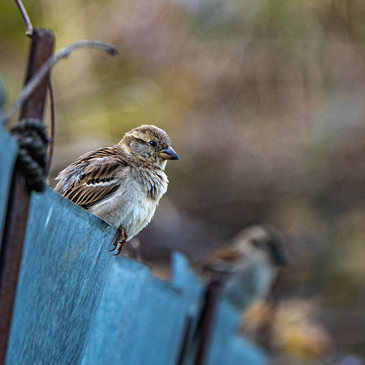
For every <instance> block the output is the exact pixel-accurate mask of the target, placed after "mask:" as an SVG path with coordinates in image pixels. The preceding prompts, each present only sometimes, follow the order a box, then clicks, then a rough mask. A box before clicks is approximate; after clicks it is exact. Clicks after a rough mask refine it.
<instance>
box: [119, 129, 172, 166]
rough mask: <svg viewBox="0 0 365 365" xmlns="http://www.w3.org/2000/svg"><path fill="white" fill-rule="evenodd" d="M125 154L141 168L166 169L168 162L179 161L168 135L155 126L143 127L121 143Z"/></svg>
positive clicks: (127, 134)
mask: <svg viewBox="0 0 365 365" xmlns="http://www.w3.org/2000/svg"><path fill="white" fill-rule="evenodd" d="M119 146H120V147H121V148H122V149H123V150H124V151H125V153H126V154H127V155H128V156H129V157H130V158H131V159H132V160H133V161H134V162H135V163H136V164H137V165H140V166H150V167H154V168H156V167H157V168H161V169H164V168H165V166H166V161H167V160H178V159H179V156H178V155H177V153H176V152H175V151H174V150H173V149H172V147H171V140H170V138H169V136H168V135H167V133H166V132H165V131H163V130H162V129H160V128H157V127H155V126H153V125H141V126H140V127H138V128H134V129H132V130H131V131H130V132H128V133H126V134H125V136H124V138H123V139H122V140H121V141H120V142H119Z"/></svg>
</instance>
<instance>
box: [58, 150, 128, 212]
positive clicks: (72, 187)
mask: <svg viewBox="0 0 365 365" xmlns="http://www.w3.org/2000/svg"><path fill="white" fill-rule="evenodd" d="M105 157H108V158H107V159H106V158H105ZM126 166H127V163H126V162H125V161H124V160H123V159H122V157H121V155H120V154H119V147H118V146H112V147H104V148H100V149H98V150H96V151H92V152H89V153H87V154H85V155H83V156H81V157H80V158H79V159H77V160H76V161H75V162H74V163H72V164H71V165H70V166H69V168H74V170H75V171H74V174H73V177H72V181H71V183H70V184H69V187H68V188H67V189H66V190H65V191H60V189H56V190H57V191H58V192H60V193H61V194H62V195H64V196H65V197H66V198H68V199H69V200H71V201H72V202H74V203H75V204H77V205H80V206H82V207H84V208H88V207H89V206H91V205H93V204H95V203H97V202H99V201H100V200H102V199H104V198H106V197H108V196H109V195H111V194H112V193H114V192H115V191H116V190H117V189H118V188H119V186H120V181H119V179H115V176H117V174H118V172H120V171H122V170H123V169H124V168H125V167H126ZM60 184H62V180H61V181H60ZM56 188H57V187H56Z"/></svg>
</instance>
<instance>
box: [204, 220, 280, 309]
mask: <svg viewBox="0 0 365 365" xmlns="http://www.w3.org/2000/svg"><path fill="white" fill-rule="evenodd" d="M286 261H287V258H286V254H285V252H284V248H283V240H282V237H281V235H280V234H279V232H278V231H277V230H276V229H274V228H273V227H272V226H269V225H265V226H259V225H256V226H252V227H249V228H246V229H244V230H243V231H242V232H241V233H240V234H239V235H238V236H237V237H236V239H235V240H234V242H233V244H232V245H230V246H226V247H222V248H220V249H217V250H216V251H215V252H213V254H212V255H211V256H210V257H209V258H208V260H207V261H206V263H205V264H204V265H203V278H205V279H208V280H209V279H210V280H211V279H212V278H213V277H217V276H219V277H221V278H222V279H223V285H224V289H223V295H224V296H225V297H226V298H227V299H228V301H229V302H230V303H231V304H232V305H233V306H234V307H236V309H238V310H239V311H245V310H246V309H247V308H248V307H250V306H251V305H252V304H253V303H255V302H256V301H257V300H261V299H263V298H265V297H266V296H267V294H268V293H269V291H270V288H271V286H272V284H273V282H274V280H275V279H276V276H277V273H278V270H279V267H280V266H281V265H285V264H286Z"/></svg>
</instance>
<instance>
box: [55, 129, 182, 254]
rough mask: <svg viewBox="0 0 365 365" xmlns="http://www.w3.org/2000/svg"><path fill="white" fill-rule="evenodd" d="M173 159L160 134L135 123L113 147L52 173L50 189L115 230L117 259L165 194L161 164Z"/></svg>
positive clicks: (80, 158) (93, 152)
mask: <svg viewBox="0 0 365 365" xmlns="http://www.w3.org/2000/svg"><path fill="white" fill-rule="evenodd" d="M178 159H179V157H178V155H177V154H176V152H175V151H174V150H173V149H172V147H171V140H170V138H169V136H168V135H167V134H166V132H165V131H163V130H162V129H160V128H157V127H155V126H153V125H141V126H140V127H138V128H135V129H132V130H131V131H130V132H128V133H126V134H125V136H124V137H123V139H122V140H121V141H120V142H119V143H118V144H117V145H115V146H111V147H103V148H99V149H97V150H95V151H91V152H88V153H85V154H84V155H82V156H81V157H79V158H78V159H77V160H76V161H75V162H73V163H72V164H71V165H69V166H68V167H66V168H65V169H64V170H63V171H61V172H60V173H59V174H58V176H57V177H56V180H59V182H58V184H57V185H56V187H55V191H57V192H58V193H60V194H62V195H63V196H65V197H66V198H68V199H70V200H71V201H72V202H74V203H76V204H78V205H80V206H81V207H83V208H85V209H87V210H88V211H89V212H91V213H93V214H95V215H97V216H99V217H100V218H102V219H104V220H105V221H107V222H108V223H110V224H112V225H114V226H116V227H118V228H119V235H118V238H117V240H116V241H115V243H114V248H113V250H114V249H116V247H117V246H118V243H119V247H118V250H117V253H116V255H118V254H119V253H120V252H121V250H122V248H123V245H124V243H125V242H126V241H129V240H131V239H132V238H133V237H134V236H135V235H136V234H138V233H139V232H140V231H141V230H142V229H143V228H144V227H146V225H147V224H148V223H149V222H150V221H151V219H152V217H153V215H154V213H155V210H156V207H157V205H158V203H159V201H160V199H161V197H162V195H163V194H165V193H166V191H167V185H168V179H167V176H166V174H165V171H164V170H165V167H166V162H167V160H178Z"/></svg>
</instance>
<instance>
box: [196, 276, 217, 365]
mask: <svg viewBox="0 0 365 365" xmlns="http://www.w3.org/2000/svg"><path fill="white" fill-rule="evenodd" d="M222 280H223V278H222V277H221V276H220V275H217V276H214V277H213V278H212V280H211V281H210V283H209V285H208V287H207V291H206V293H205V298H204V305H203V309H202V312H201V315H200V318H199V323H198V326H197V329H196V336H194V337H195V338H196V340H195V341H197V352H196V357H195V362H194V365H204V364H205V363H206V361H207V353H208V350H209V345H210V342H211V337H212V332H213V329H214V323H215V319H216V316H217V310H218V305H219V303H220V299H221V296H222V289H223V282H222Z"/></svg>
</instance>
